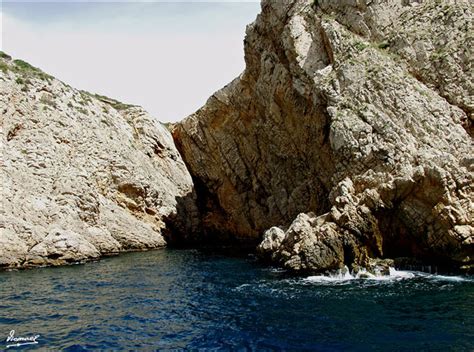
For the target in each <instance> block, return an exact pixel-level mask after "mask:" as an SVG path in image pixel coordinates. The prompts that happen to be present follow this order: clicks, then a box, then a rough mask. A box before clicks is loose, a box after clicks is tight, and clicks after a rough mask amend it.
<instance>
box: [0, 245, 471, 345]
mask: <svg viewBox="0 0 474 352" xmlns="http://www.w3.org/2000/svg"><path fill="white" fill-rule="evenodd" d="M24 343H27V344H24ZM2 349H5V350H8V351H15V350H35V349H37V350H51V351H58V350H64V351H89V350H127V351H130V350H144V351H184V350H191V351H474V277H472V276H452V275H437V274H433V273H431V274H430V273H423V272H417V271H401V270H396V269H392V270H391V272H390V276H385V277H375V276H374V277H369V278H366V277H364V278H358V277H354V276H352V275H349V274H339V275H332V276H323V275H320V276H294V275H291V274H290V273H288V272H286V271H284V270H281V269H278V268H274V267H268V266H265V265H262V264H261V263H259V262H258V261H257V260H256V258H255V256H254V255H253V254H252V253H243V254H238V255H229V253H227V252H226V253H223V252H222V251H219V250H216V249H163V250H156V251H150V252H135V253H126V254H122V255H119V256H116V257H108V258H105V259H102V260H100V261H98V262H91V263H86V264H78V265H70V266H63V267H54V268H37V269H30V270H20V271H3V272H0V350H2Z"/></svg>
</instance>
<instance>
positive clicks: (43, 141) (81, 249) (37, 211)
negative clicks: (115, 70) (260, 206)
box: [0, 53, 193, 267]
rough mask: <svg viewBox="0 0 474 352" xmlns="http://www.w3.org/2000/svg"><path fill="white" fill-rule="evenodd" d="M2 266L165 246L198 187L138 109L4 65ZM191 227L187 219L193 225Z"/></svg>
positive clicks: (166, 138) (163, 133)
mask: <svg viewBox="0 0 474 352" xmlns="http://www.w3.org/2000/svg"><path fill="white" fill-rule="evenodd" d="M0 104H1V106H0V108H1V110H2V113H1V120H2V127H1V131H2V134H1V136H2V140H1V143H2V166H1V180H2V182H1V187H2V190H1V191H2V207H1V214H0V216H1V218H0V231H1V235H0V266H1V267H28V266H40V265H59V264H66V263H71V262H77V261H85V260H92V259H96V258H99V257H100V256H102V255H108V254H114V253H118V252H121V251H130V250H143V249H150V248H158V247H162V246H164V245H165V244H166V241H165V240H166V238H165V237H166V236H167V235H168V233H169V228H170V226H171V227H172V228H173V230H174V231H179V230H182V231H185V228H186V226H188V225H190V224H189V220H192V209H193V206H192V205H193V203H192V201H191V205H190V206H188V209H190V211H191V213H190V214H189V217H188V218H187V219H184V218H183V219H181V218H178V217H177V212H178V210H177V206H178V202H180V199H181V198H185V199H188V200H189V199H191V200H192V199H193V195H192V190H193V187H192V180H191V177H190V175H189V173H188V171H187V170H186V167H185V165H184V163H183V161H182V159H181V157H180V155H179V153H178V152H177V150H176V149H175V147H174V143H173V139H172V137H171V134H170V133H169V132H168V130H167V129H166V128H165V127H163V126H162V125H161V124H160V123H159V122H158V121H157V120H155V119H154V118H152V117H151V116H150V115H148V114H147V113H146V112H145V111H143V110H142V109H141V108H139V107H136V106H130V105H126V104H123V103H120V102H118V101H115V100H113V99H109V98H106V97H102V96H97V95H92V94H89V93H86V92H82V91H78V90H76V89H73V88H71V87H70V86H68V85H66V84H64V83H62V82H60V81H58V80H56V79H54V78H53V77H51V76H49V75H47V74H45V73H44V72H42V71H40V70H38V69H36V68H34V67H32V66H30V65H29V64H27V63H25V62H23V61H21V60H12V59H11V58H10V57H9V56H8V55H6V54H4V53H2V55H1V58H0ZM188 219H189V220H188Z"/></svg>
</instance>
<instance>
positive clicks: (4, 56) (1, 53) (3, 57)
mask: <svg viewBox="0 0 474 352" xmlns="http://www.w3.org/2000/svg"><path fill="white" fill-rule="evenodd" d="M0 58H2V59H6V60H11V59H12V57H11V56H10V55H8V54H7V53H4V52H3V51H0Z"/></svg>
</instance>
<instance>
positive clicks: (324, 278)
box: [303, 267, 417, 283]
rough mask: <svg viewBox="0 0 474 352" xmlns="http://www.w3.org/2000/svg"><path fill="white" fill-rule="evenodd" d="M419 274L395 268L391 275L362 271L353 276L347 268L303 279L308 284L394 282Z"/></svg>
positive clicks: (391, 269) (391, 270) (390, 271)
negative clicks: (351, 281)
mask: <svg viewBox="0 0 474 352" xmlns="http://www.w3.org/2000/svg"><path fill="white" fill-rule="evenodd" d="M416 275H417V274H416V273H415V272H411V271H403V270H396V269H395V268H390V269H389V275H383V274H377V275H374V274H372V273H370V272H368V271H366V270H364V269H362V270H360V271H359V272H358V273H357V274H351V273H350V271H349V269H348V268H347V267H344V269H341V270H339V271H337V272H335V273H333V274H329V275H315V276H308V277H307V278H305V279H303V280H304V281H307V282H315V283H318V282H345V281H350V280H376V281H393V280H405V279H412V278H414V277H415V276H416Z"/></svg>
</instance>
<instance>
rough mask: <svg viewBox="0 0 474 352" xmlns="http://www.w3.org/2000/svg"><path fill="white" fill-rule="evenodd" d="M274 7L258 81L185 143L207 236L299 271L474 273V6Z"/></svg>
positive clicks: (181, 132) (255, 69) (184, 131)
mask: <svg viewBox="0 0 474 352" xmlns="http://www.w3.org/2000/svg"><path fill="white" fill-rule="evenodd" d="M261 6H262V12H261V14H260V15H259V16H258V17H257V19H256V21H255V22H254V23H253V24H251V25H249V26H248V28H247V35H246V39H245V42H244V43H245V60H246V69H245V71H244V72H243V73H242V74H241V76H240V77H238V78H236V79H235V80H234V81H233V82H231V83H230V84H229V85H227V86H226V87H224V88H223V89H222V90H220V91H218V92H217V93H215V94H214V95H213V96H212V97H210V98H209V100H208V102H207V103H206V105H205V106H204V107H202V108H201V109H200V110H198V111H197V112H196V113H195V114H193V115H191V116H189V117H188V118H186V119H185V120H184V121H182V122H181V123H180V124H178V125H177V126H176V127H175V129H174V130H173V137H174V139H175V142H176V145H177V147H178V150H179V151H180V152H181V155H182V156H183V159H184V161H185V163H186V164H187V166H188V168H189V170H190V172H191V174H192V176H193V178H194V180H195V187H196V192H197V195H198V198H199V202H200V204H201V209H200V210H201V212H202V216H203V222H202V224H203V228H204V233H205V235H206V236H207V238H208V239H210V240H214V241H217V240H219V238H220V236H221V234H230V236H233V237H234V238H241V239H249V238H250V239H256V240H258V239H262V238H263V242H262V244H261V245H260V246H259V248H258V251H259V252H260V253H261V255H262V256H263V257H265V258H267V259H269V260H271V261H273V262H274V263H276V264H279V265H282V266H284V267H286V268H288V269H290V270H294V271H311V272H319V271H325V270H331V269H338V268H341V267H343V266H344V265H348V266H352V268H357V267H360V266H363V267H366V268H370V267H371V266H373V263H374V261H376V260H380V259H384V258H397V257H411V258H416V259H419V260H422V261H427V262H430V263H438V264H440V265H441V264H446V265H447V266H449V267H451V268H455V269H462V270H466V271H469V270H472V268H473V263H474V227H473V226H474V224H473V221H474V196H473V192H472V187H473V174H474V167H473V160H474V159H473V142H472V137H471V135H472V119H473V114H472V111H473V110H472V109H473V105H472V104H473V96H472V92H473V86H472V84H473V83H472V82H474V77H473V72H474V70H473V69H472V57H473V55H472V47H474V46H473V45H472V40H473V37H472V33H473V30H472V26H473V6H472V2H470V1H407V0H378V1H365V0H361V1H342V0H340V1H339V0H336V1H333V0H331V1H329V0H318V1H309V0H308V1H304V0H292V1H269V0H264V1H262V5H261ZM268 229H270V230H269V231H267V232H265V231H266V230H268ZM264 232H265V235H264Z"/></svg>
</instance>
